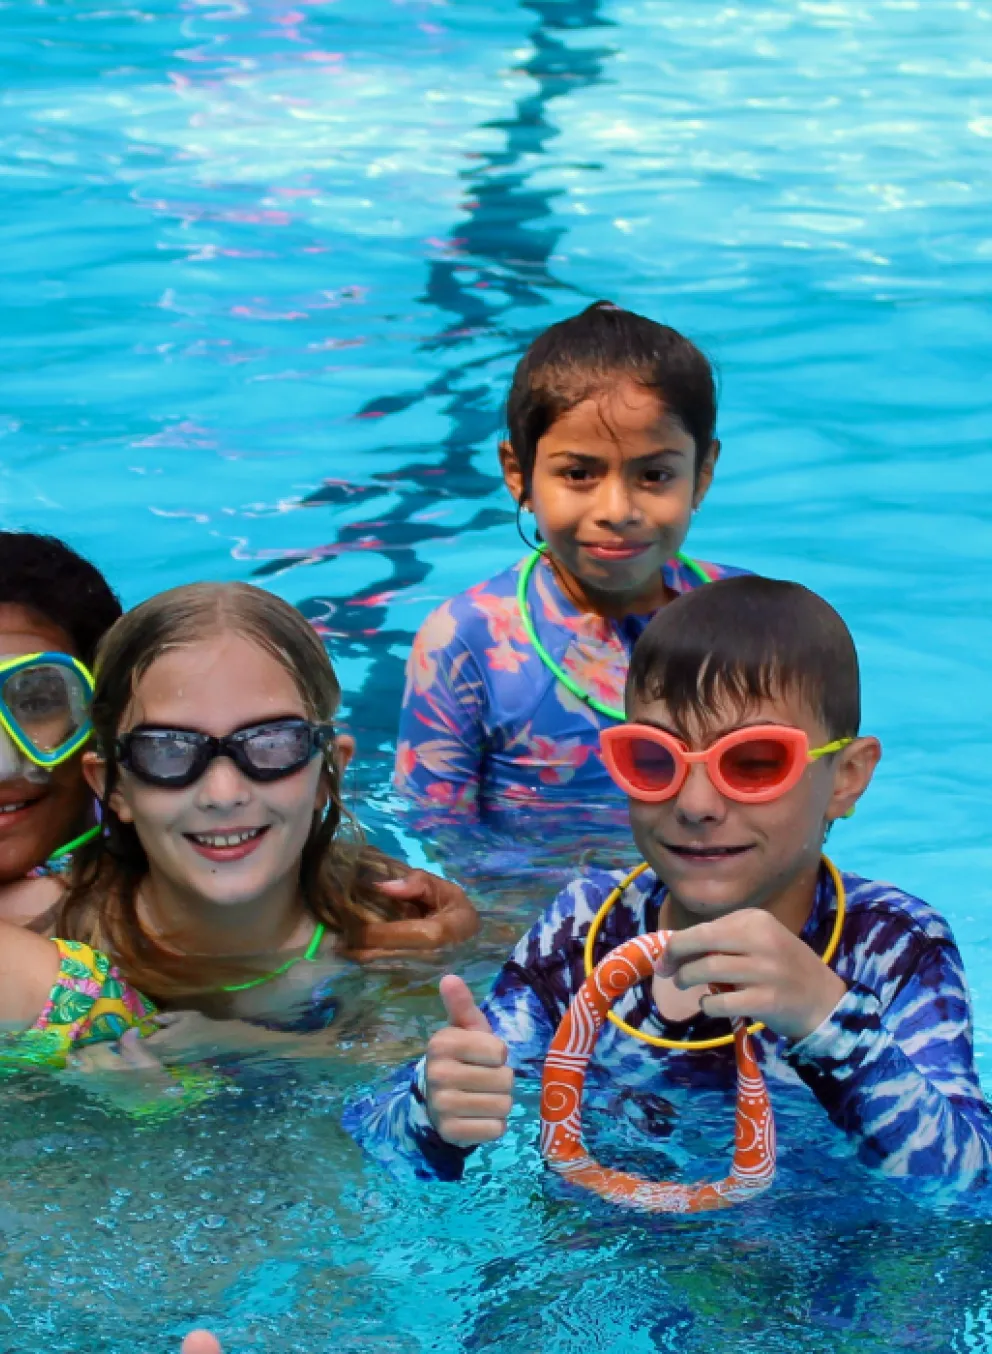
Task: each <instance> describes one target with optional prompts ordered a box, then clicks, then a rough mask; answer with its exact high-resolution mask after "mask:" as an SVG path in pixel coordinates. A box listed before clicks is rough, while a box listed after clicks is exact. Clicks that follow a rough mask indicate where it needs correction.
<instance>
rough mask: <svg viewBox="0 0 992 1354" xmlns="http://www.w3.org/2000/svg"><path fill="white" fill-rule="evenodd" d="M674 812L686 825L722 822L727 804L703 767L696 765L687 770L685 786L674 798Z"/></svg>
mask: <svg viewBox="0 0 992 1354" xmlns="http://www.w3.org/2000/svg"><path fill="white" fill-rule="evenodd" d="M675 812H676V814H677V816H678V817H679V819H680V820H681V821H682V822H683V823H685V824H687V825H695V824H700V823H719V822H722V821H723V819H724V817H725V816H726V812H727V803H726V800H725V799H724V797H723V795H722V794H720V791H719V790H718V789H717V788H716V786H715V785H714V784H713V782H712V781H711V780H710V777H709V773H708V771H707V770H706V767H705V766H703V765H699V764H697V765H695V766H691V767H690V768H689V774H688V776H687V777H686V779H685V784H684V785H683V786H682V788H681V790H679V792H678V794H677V795H676V796H675Z"/></svg>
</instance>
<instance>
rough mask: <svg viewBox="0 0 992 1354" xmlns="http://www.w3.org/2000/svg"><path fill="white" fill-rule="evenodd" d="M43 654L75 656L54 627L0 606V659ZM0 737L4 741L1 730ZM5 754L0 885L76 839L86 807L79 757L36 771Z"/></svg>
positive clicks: (69, 642)
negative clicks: (52, 653)
mask: <svg viewBox="0 0 992 1354" xmlns="http://www.w3.org/2000/svg"><path fill="white" fill-rule="evenodd" d="M45 652H49V653H51V652H56V653H66V654H71V655H72V656H73V657H77V656H78V655H76V654H75V653H74V650H73V643H72V639H71V638H70V636H69V635H67V634H66V633H65V631H64V630H62V629H61V627H60V626H58V625H55V624H54V622H52V621H49V620H47V619H46V618H45V617H44V616H42V615H40V614H39V613H38V612H35V611H30V610H28V609H27V608H26V607H22V606H18V605H14V604H13V603H9V602H5V603H2V604H0V658H15V657H20V656H21V655H22V654H29V653H45ZM0 738H6V735H5V734H4V733H3V731H2V730H0ZM8 741H9V740H8ZM6 750H7V752H8V754H9V755H8V756H6V757H5V758H4V759H3V765H4V767H5V768H7V769H9V771H10V774H4V775H3V776H0V885H2V884H9V883H12V882H13V881H15V880H18V879H23V878H24V876H25V875H26V874H27V873H28V872H29V871H30V870H32V869H34V868H35V867H36V866H38V865H41V864H43V863H44V862H45V861H46V860H47V859H48V857H49V856H50V855H52V853H53V852H54V851H56V850H57V849H58V848H59V847H60V846H62V845H63V844H64V843H65V842H68V841H70V840H71V839H72V838H73V837H75V836H76V835H78V833H80V832H81V831H82V830H83V827H84V826H85V821H86V817H87V812H88V809H89V805H90V802H91V796H90V793H89V790H88V789H87V786H86V782H85V780H84V779H83V774H82V768H81V758H80V757H79V756H75V757H72V758H70V760H69V761H67V762H64V763H63V764H62V765H61V766H58V767H56V768H55V769H54V770H52V771H41V770H40V768H38V767H35V766H29V765H27V764H26V763H25V760H24V759H23V758H21V757H19V756H17V755H16V754H15V752H14V751H13V748H12V745H11V746H9V747H8V748H7V749H6Z"/></svg>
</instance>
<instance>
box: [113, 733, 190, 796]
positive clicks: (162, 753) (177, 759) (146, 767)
mask: <svg viewBox="0 0 992 1354" xmlns="http://www.w3.org/2000/svg"><path fill="white" fill-rule="evenodd" d="M201 755H202V754H201V745H200V741H199V740H198V739H197V738H196V737H195V736H192V737H191V736H190V735H189V734H184V733H182V732H181V731H179V730H176V731H175V732H173V731H171V730H163V731H162V732H158V731H157V730H144V731H142V730H139V731H138V732H136V733H132V734H131V737H130V739H129V741H128V762H129V765H130V767H131V770H132V771H133V772H134V774H135V775H136V776H140V777H141V778H142V779H143V780H148V781H151V782H153V783H155V782H160V783H162V784H166V785H168V784H176V783H178V782H179V781H183V780H187V779H189V778H191V777H192V778H195V775H196V773H197V771H198V770H199V761H200V757H201Z"/></svg>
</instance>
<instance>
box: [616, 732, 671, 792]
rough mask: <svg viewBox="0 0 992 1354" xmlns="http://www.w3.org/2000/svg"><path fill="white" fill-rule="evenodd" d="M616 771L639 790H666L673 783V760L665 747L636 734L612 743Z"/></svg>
mask: <svg viewBox="0 0 992 1354" xmlns="http://www.w3.org/2000/svg"><path fill="white" fill-rule="evenodd" d="M614 755H615V757H616V762H617V768H618V769H619V771H620V772H621V774H622V775H623V776H624V777H625V779H626V780H628V781H629V782H630V784H631V785H633V786H635V787H636V788H637V789H639V790H648V791H657V790H666V789H667V788H668V787H669V786H670V785H671V784H672V782H673V781H674V780H675V773H676V767H675V758H674V757H673V756H672V754H671V753H670V752H669V751H668V749H667V748H665V747H662V746H661V744H660V743H655V742H653V741H652V740H651V739H648V738H638V737H637V736H636V735H634V736H632V737H630V738H625V739H624V740H623V741H622V742H618V743H616V744H615V754H614Z"/></svg>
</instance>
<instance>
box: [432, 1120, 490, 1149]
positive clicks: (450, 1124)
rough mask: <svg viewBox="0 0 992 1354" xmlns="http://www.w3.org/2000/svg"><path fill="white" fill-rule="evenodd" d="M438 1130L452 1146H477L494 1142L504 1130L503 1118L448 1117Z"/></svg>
mask: <svg viewBox="0 0 992 1354" xmlns="http://www.w3.org/2000/svg"><path fill="white" fill-rule="evenodd" d="M438 1132H439V1133H440V1134H441V1137H442V1138H443V1139H444V1140H445V1142H450V1143H451V1144H452V1146H454V1147H478V1146H480V1145H481V1144H482V1143H484V1142H496V1141H497V1139H499V1138H501V1137H502V1136H503V1134H504V1133H505V1132H506V1120H505V1119H449V1120H447V1122H446V1123H445V1125H444V1129H443V1131H442V1130H441V1129H440V1128H439V1129H438Z"/></svg>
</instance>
